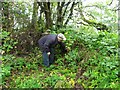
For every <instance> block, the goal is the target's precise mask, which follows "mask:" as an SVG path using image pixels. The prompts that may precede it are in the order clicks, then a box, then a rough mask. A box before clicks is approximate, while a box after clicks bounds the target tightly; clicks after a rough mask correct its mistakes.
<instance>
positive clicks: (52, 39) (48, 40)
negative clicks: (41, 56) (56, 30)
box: [38, 34, 66, 52]
mask: <svg viewBox="0 0 120 90" xmlns="http://www.w3.org/2000/svg"><path fill="white" fill-rule="evenodd" d="M38 44H39V47H40V49H41V51H42V52H44V51H45V52H50V48H54V47H55V46H56V45H57V44H60V46H61V48H62V51H65V50H66V49H65V44H64V43H62V42H59V41H58V39H57V35H55V34H50V35H46V36H43V37H42V38H40V39H39V40H38Z"/></svg>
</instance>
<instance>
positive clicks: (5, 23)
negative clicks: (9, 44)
mask: <svg viewBox="0 0 120 90" xmlns="http://www.w3.org/2000/svg"><path fill="white" fill-rule="evenodd" d="M12 5H13V2H9V3H8V2H2V9H3V11H2V29H3V30H5V31H9V32H12V29H13V28H12V27H13V24H14V21H13V20H14V19H13V18H14V17H13V16H14V15H13V14H12Z"/></svg>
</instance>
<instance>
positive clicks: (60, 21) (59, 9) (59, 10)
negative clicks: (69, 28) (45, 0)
mask: <svg viewBox="0 0 120 90" xmlns="http://www.w3.org/2000/svg"><path fill="white" fill-rule="evenodd" d="M64 4H65V2H61V3H60V2H58V6H57V22H56V26H57V28H60V27H62V26H63V19H64V17H63V15H62V11H63V6H64Z"/></svg>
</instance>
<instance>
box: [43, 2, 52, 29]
mask: <svg viewBox="0 0 120 90" xmlns="http://www.w3.org/2000/svg"><path fill="white" fill-rule="evenodd" d="M43 5H44V13H45V20H46V29H49V28H52V25H53V22H52V19H51V9H50V2H43Z"/></svg>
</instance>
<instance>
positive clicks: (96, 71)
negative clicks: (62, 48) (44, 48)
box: [2, 27, 119, 88]
mask: <svg viewBox="0 0 120 90" xmlns="http://www.w3.org/2000/svg"><path fill="white" fill-rule="evenodd" d="M84 28H85V27H84ZM61 30H64V31H66V30H67V32H66V33H65V36H66V38H67V41H66V44H67V48H69V52H68V53H67V54H65V55H63V56H62V55H61V54H60V52H58V51H57V52H56V55H57V56H56V61H55V64H53V65H51V66H50V67H49V68H46V67H43V66H42V57H41V52H40V51H39V48H37V47H36V49H35V50H34V52H33V53H31V54H29V55H28V56H24V57H18V56H17V57H16V56H15V55H9V54H7V55H3V57H2V60H3V63H2V69H3V70H2V75H3V83H2V84H3V86H4V87H16V88H28V87H29V88H48V87H51V88H53V87H54V88H73V87H84V88H94V87H96V88H118V86H119V84H118V70H119V69H118V67H119V65H118V54H117V53H118V51H117V48H118V43H117V39H118V35H117V34H115V33H108V32H98V34H97V33H93V34H91V33H90V32H88V33H85V32H83V31H82V30H80V29H79V28H78V29H77V30H74V29H73V28H65V29H61ZM61 30H59V31H60V32H61ZM86 30H87V29H86ZM73 36H74V37H73ZM111 37H112V38H111ZM6 38H7V36H6ZM5 42H6V41H5ZM5 42H4V43H5ZM9 42H10V40H9ZM8 44H9V45H10V46H11V47H12V46H13V45H11V44H10V43H8ZM9 45H7V46H5V44H3V46H4V47H8V48H6V50H9Z"/></svg>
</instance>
